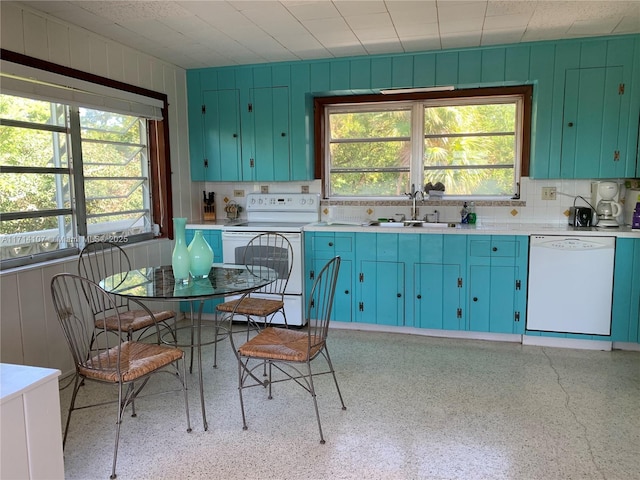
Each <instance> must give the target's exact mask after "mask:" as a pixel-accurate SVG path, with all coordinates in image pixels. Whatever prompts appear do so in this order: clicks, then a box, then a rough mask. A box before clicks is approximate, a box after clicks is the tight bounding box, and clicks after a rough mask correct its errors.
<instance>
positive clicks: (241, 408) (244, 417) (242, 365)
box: [238, 358, 248, 430]
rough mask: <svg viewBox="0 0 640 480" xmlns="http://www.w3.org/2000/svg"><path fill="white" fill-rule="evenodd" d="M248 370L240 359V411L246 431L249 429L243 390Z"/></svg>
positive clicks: (243, 427)
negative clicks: (246, 370)
mask: <svg viewBox="0 0 640 480" xmlns="http://www.w3.org/2000/svg"><path fill="white" fill-rule="evenodd" d="M245 368H246V365H245V364H243V362H242V359H241V358H238V393H239V394H240V410H241V411H242V429H243V430H246V429H247V428H248V427H247V417H246V416H245V413H244V400H243V398H242V389H243V387H244V378H243V375H242V373H243V371H244V369H245Z"/></svg>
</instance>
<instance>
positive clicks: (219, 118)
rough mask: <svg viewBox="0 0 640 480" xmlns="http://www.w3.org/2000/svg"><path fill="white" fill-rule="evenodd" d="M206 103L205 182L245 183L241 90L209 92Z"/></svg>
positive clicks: (204, 101)
mask: <svg viewBox="0 0 640 480" xmlns="http://www.w3.org/2000/svg"><path fill="white" fill-rule="evenodd" d="M202 101H203V105H204V112H203V141H204V157H205V158H204V165H205V179H206V180H208V181H221V180H224V181H238V180H241V178H240V161H241V149H240V115H239V108H240V104H239V95H238V90H205V91H203V92H202Z"/></svg>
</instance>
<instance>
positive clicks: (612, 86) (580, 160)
mask: <svg viewBox="0 0 640 480" xmlns="http://www.w3.org/2000/svg"><path fill="white" fill-rule="evenodd" d="M622 82H623V77H622V67H601V68H577V69H569V70H567V71H566V77H565V98H564V111H563V127H562V148H561V158H560V176H561V177H562V178H610V177H617V176H624V173H625V169H626V152H624V151H623V150H624V145H623V142H620V144H619V142H618V138H619V135H620V134H621V132H620V128H619V125H620V111H621V103H622V99H623V91H624V90H620V85H621V84H622ZM621 149H622V150H621Z"/></svg>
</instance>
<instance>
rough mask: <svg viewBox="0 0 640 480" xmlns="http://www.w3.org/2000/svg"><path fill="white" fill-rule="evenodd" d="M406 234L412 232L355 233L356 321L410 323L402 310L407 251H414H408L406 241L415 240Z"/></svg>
mask: <svg viewBox="0 0 640 480" xmlns="http://www.w3.org/2000/svg"><path fill="white" fill-rule="evenodd" d="M409 237H413V236H406V235H398V234H396V233H356V236H355V242H356V243H355V245H356V269H357V271H356V272H355V274H356V277H357V279H356V282H357V283H356V301H355V304H356V305H355V316H354V317H355V321H356V322H360V323H373V324H377V325H407V324H408V325H412V322H411V321H409V320H408V319H407V318H406V316H407V315H406V311H405V288H406V287H405V279H406V276H405V275H406V263H405V261H406V260H408V258H407V254H413V255H415V253H417V252H416V251H415V250H414V251H413V252H411V251H408V250H409V247H408V244H406V243H405V242H407V241H411V240H415V239H414V238H409ZM415 238H417V237H415ZM416 248H417V245H416ZM400 250H403V252H402V253H400ZM412 258H413V257H412ZM403 260H404V261H403Z"/></svg>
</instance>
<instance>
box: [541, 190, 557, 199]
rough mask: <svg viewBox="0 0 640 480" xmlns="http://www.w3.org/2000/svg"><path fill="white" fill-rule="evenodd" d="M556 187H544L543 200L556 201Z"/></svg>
mask: <svg viewBox="0 0 640 480" xmlns="http://www.w3.org/2000/svg"><path fill="white" fill-rule="evenodd" d="M555 199H556V187H542V200H555Z"/></svg>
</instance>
